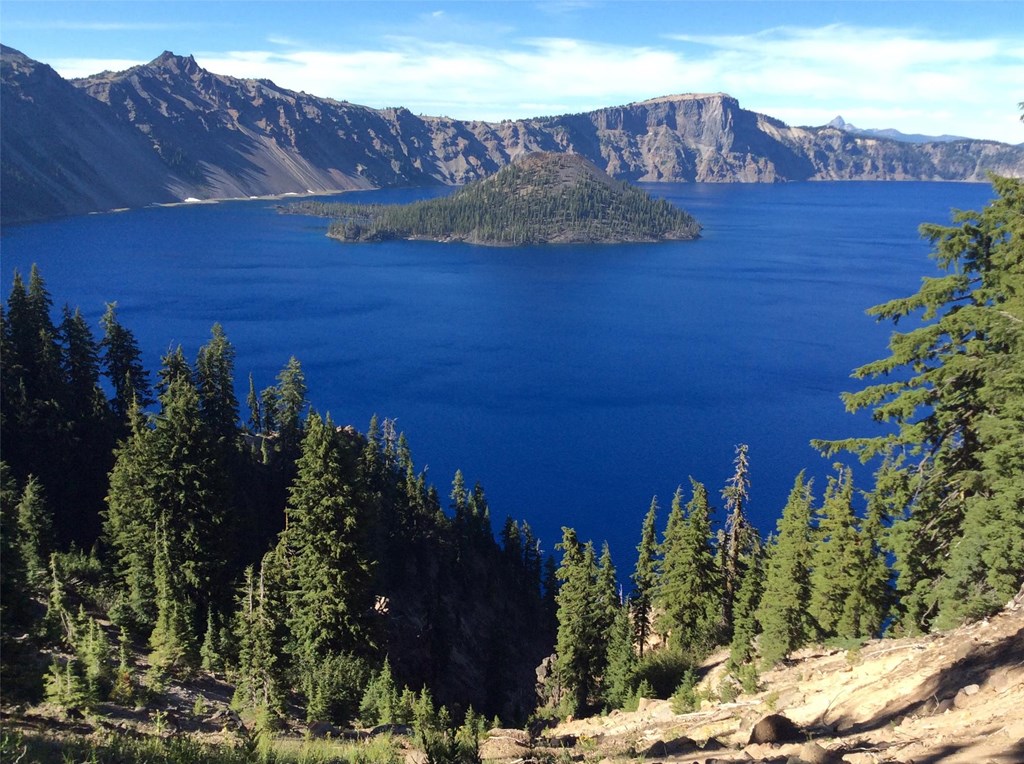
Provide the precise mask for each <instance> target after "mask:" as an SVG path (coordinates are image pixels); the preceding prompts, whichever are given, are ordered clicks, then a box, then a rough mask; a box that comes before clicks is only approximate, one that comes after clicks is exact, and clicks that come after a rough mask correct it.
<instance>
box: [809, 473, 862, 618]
mask: <svg viewBox="0 0 1024 764" xmlns="http://www.w3.org/2000/svg"><path fill="white" fill-rule="evenodd" d="M836 470H837V474H836V475H834V476H833V477H831V478H829V482H828V488H827V489H826V490H825V498H824V500H823V501H822V505H821V510H820V512H819V515H818V529H817V534H816V540H815V546H814V551H813V553H812V555H811V568H812V571H811V577H810V583H811V593H810V599H809V601H808V605H807V612H808V614H809V615H810V616H811V618H813V619H814V621H815V623H816V624H817V629H818V635H819V636H820V637H834V636H840V637H857V636H860V634H858V633H857V632H856V629H855V628H854V627H853V626H852V625H851V624H850V623H848V622H845V621H844V620H843V618H842V616H843V613H844V611H845V609H846V602H847V600H848V599H849V598H850V597H851V596H853V595H854V590H855V589H856V586H857V581H856V578H855V568H856V565H857V562H858V559H857V547H858V543H859V540H858V537H857V527H856V517H855V515H854V510H853V475H852V473H851V471H850V469H849V468H848V467H843V466H842V465H839V464H837V465H836Z"/></svg>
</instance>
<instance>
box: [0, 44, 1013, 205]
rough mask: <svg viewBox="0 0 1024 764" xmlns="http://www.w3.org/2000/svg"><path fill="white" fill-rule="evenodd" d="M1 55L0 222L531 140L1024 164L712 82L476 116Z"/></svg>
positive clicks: (432, 159) (640, 159)
mask: <svg viewBox="0 0 1024 764" xmlns="http://www.w3.org/2000/svg"><path fill="white" fill-rule="evenodd" d="M0 68H2V89H0V95H2V101H3V110H4V116H5V125H4V127H5V129H4V131H3V133H2V134H0V140H2V143H3V145H2V161H3V180H4V187H5V191H6V193H5V194H4V204H3V221H4V222H16V221H19V220H32V219H38V218H42V217H47V216H59V215H68V214H81V213H83V212H92V211H102V210H108V209H112V208H121V207H136V206H144V205H147V204H152V203H167V202H174V201H178V202H180V201H183V200H184V199H186V198H196V199H214V198H237V197H243V198H244V197H250V196H265V195H275V194H282V193H326V192H331V191H345V190H356V189H371V188H381V187H389V186H401V185H438V184H443V185H461V184H465V183H467V182H469V181H472V180H477V179H479V178H482V177H486V176H487V175H491V174H493V173H494V172H496V171H497V170H498V169H500V168H501V167H503V166H505V165H507V164H508V163H509V162H511V161H512V159H514V158H515V157H516V156H520V155H522V154H525V153H531V152H534V151H554V152H565V153H577V154H581V155H583V156H584V157H586V158H587V159H589V160H590V161H592V162H594V164H596V165H597V166H598V167H600V168H601V169H602V170H604V171H606V172H608V174H610V175H612V176H613V177H616V178H618V179H622V180H628V181H631V182H782V181H792V180H799V181H802V180H967V181H983V180H985V178H986V176H987V173H988V172H990V171H991V172H996V173H998V174H1003V175H1011V176H1022V175H1024V147H1013V146H1009V145H1007V144H1001V143H997V142H994V141H957V142H951V143H928V144H906V143H900V142H898V141H893V140H890V139H887V138H880V137H863V136H859V135H854V134H851V133H847V132H844V131H843V130H841V129H838V128H835V127H829V126H825V127H820V128H809V127H792V126H789V125H787V124H785V123H784V122H782V121H780V120H778V119H775V118H774V117H771V116H768V115H764V114H758V113H756V112H752V111H748V110H745V109H743V108H741V107H740V105H739V102H738V101H737V100H736V99H735V98H733V97H731V96H729V95H727V94H724V93H711V94H696V93H691V94H677V95H669V96H659V97H655V98H650V99H647V100H643V101H636V102H633V103H630V104H626V105H622V106H610V107H605V108H601V109H596V110H593V111H590V112H585V113H580V114H565V115H559V116H549V117H535V118H531V119H518V120H503V121H501V122H486V121H481V120H456V119H452V118H449V117H433V116H420V115H414V114H413V113H412V112H411V111H409V110H408V109H406V108H404V107H394V108H388V109H373V108H370V107H367V106H360V105H358V104H353V103H349V102H347V101H338V100H335V99H331V98H322V97H318V96H314V95H310V94H308V93H305V92H296V91H292V90H288V89H287V88H283V87H280V86H278V85H276V84H275V83H273V82H272V81H271V80H269V79H239V78H235V77H229V76H226V75H219V74H214V73H212V72H210V71H208V70H206V69H204V68H203V67H202V66H200V65H199V64H198V62H196V60H195V58H194V57H193V56H180V55H176V54H174V53H172V52H170V51H164V52H163V53H161V54H160V55H159V56H157V57H156V58H154V59H153V60H152V61H150V62H149V63H147V64H141V65H138V66H135V67H132V68H130V69H127V70H125V71H122V72H101V73H98V74H94V75H90V76H88V77H84V78H79V79H75V80H64V79H63V78H61V77H60V76H59V75H58V74H57V73H56V72H54V71H53V69H51V68H50V67H49V66H47V65H46V64H43V63H40V62H37V61H33V60H32V59H30V58H29V57H28V56H25V55H24V54H22V53H20V52H18V51H15V50H14V49H12V48H7V47H4V48H3V51H2V55H0ZM46 93H49V95H48V96H46V97H42V96H43V95H45V94H46ZM12 115H14V116H13V118H12ZM111 147H114V148H115V149H116V152H114V153H112V152H111V151H110V149H111ZM112 157H116V158H117V161H116V162H115V161H111V158H112ZM101 191H102V193H101Z"/></svg>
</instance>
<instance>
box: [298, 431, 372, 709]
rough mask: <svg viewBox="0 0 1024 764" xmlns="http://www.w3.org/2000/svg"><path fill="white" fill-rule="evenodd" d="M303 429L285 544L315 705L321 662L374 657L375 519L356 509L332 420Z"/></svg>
mask: <svg viewBox="0 0 1024 764" xmlns="http://www.w3.org/2000/svg"><path fill="white" fill-rule="evenodd" d="M305 430H306V435H305V437H304V438H303V441H302V453H301V455H300V457H299V461H298V474H297V476H296V478H295V481H294V482H293V484H292V486H291V488H290V489H289V497H288V505H287V508H286V514H287V530H286V531H285V533H284V535H283V538H282V540H283V543H284V548H285V549H286V550H287V555H288V557H289V560H290V568H291V575H292V577H293V578H292V590H293V595H292V597H291V602H290V610H291V617H290V629H291V631H292V634H293V635H294V639H295V643H296V645H297V658H298V662H299V667H300V671H301V673H302V684H303V688H304V691H305V693H306V695H307V701H308V702H310V703H312V702H313V695H314V694H316V693H319V692H320V691H319V690H317V689H316V687H317V686H318V684H317V683H318V682H320V680H322V679H323V678H324V675H318V672H320V671H321V663H322V662H323V661H324V660H326V659H327V658H329V657H331V656H334V658H336V659H338V660H342V659H343V657H344V656H346V655H354V656H366V655H370V654H372V651H373V649H374V648H375V646H376V643H377V636H376V633H375V632H376V627H375V618H374V613H373V604H374V593H373V590H372V588H371V584H372V580H373V579H372V571H373V568H372V564H371V560H370V558H369V557H368V554H367V547H368V537H367V533H368V530H369V529H368V527H367V524H368V521H369V518H366V517H364V516H363V514H362V512H361V509H360V507H359V506H358V505H357V503H356V502H355V498H356V497H355V487H354V486H355V477H356V475H355V466H356V465H355V462H356V459H355V455H354V454H352V453H349V450H348V448H347V447H345V446H343V444H342V441H341V439H340V438H339V437H338V434H337V431H336V429H335V426H334V423H333V422H332V421H331V419H330V417H328V418H327V419H326V420H324V419H321V417H320V416H319V415H318V414H311V415H310V417H309V419H308V421H307V423H306V428H305ZM339 670H341V668H340V664H339ZM357 700H358V696H357ZM318 702H319V701H318ZM308 711H309V709H307V712H308Z"/></svg>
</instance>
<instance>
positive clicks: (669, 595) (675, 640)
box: [654, 478, 722, 655]
mask: <svg viewBox="0 0 1024 764" xmlns="http://www.w3.org/2000/svg"><path fill="white" fill-rule="evenodd" d="M690 483H691V485H692V490H693V497H692V498H691V500H690V502H689V503H688V504H687V506H686V513H685V514H684V513H683V507H682V488H679V489H677V490H676V493H675V496H674V497H673V500H672V510H671V512H670V513H669V519H668V526H667V527H666V529H665V538H664V541H663V542H662V550H663V555H662V564H661V576H660V577H659V580H658V588H657V590H656V592H655V598H654V607H655V608H656V609H657V610H660V611H661V616H660V617H659V619H658V622H657V628H658V630H659V631H661V633H663V634H668V635H670V639H671V642H672V644H673V645H675V646H676V647H678V648H680V649H682V650H684V651H686V652H688V653H690V654H693V655H702V654H703V653H705V652H706V651H707V650H709V649H710V648H711V647H713V646H714V645H715V644H716V642H717V641H718V639H717V637H718V634H719V632H720V628H721V622H722V587H721V577H720V576H721V573H720V571H719V569H718V566H717V565H716V563H715V556H714V552H713V551H712V549H711V518H710V515H711V509H710V507H709V506H708V492H707V489H706V488H705V487H704V486H703V485H702V484H701V483H699V482H697V481H696V480H694V479H693V478H691V479H690Z"/></svg>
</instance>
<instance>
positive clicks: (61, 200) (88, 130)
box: [0, 47, 180, 223]
mask: <svg viewBox="0 0 1024 764" xmlns="http://www.w3.org/2000/svg"><path fill="white" fill-rule="evenodd" d="M0 62H2V65H0V94H2V102H0V110H2V114H3V130H2V131H0V141H2V144H0V160H2V161H0V168H2V179H0V183H2V187H3V195H2V196H0V205H2V214H0V219H2V220H3V222H5V223H7V222H12V221H18V220H30V219H33V218H40V217H48V216H53V215H73V214H81V213H85V212H91V211H93V210H104V209H112V208H117V207H127V206H132V205H138V204H140V203H144V202H171V201H175V200H176V199H179V200H180V197H177V195H176V194H175V192H174V179H173V176H172V175H170V174H169V173H168V172H167V168H166V167H165V166H164V165H163V163H161V162H160V159H159V157H157V156H156V155H155V154H154V153H153V151H152V149H151V148H150V146H149V141H148V140H147V139H146V137H145V136H144V135H143V134H141V133H140V132H139V131H138V130H136V129H135V128H134V127H133V126H132V125H131V124H130V123H124V122H120V121H118V120H116V119H112V118H111V114H110V110H109V109H107V108H106V107H105V106H104V105H103V104H101V103H99V102H97V101H96V100H95V99H93V98H90V97H89V96H88V95H86V94H85V93H83V92H81V91H80V90H78V89H77V88H75V87H73V86H72V85H71V84H69V83H68V82H66V81H65V80H63V79H61V77H60V76H59V75H58V74H57V73H56V72H55V71H53V69H51V68H50V67H49V66H46V65H45V64H40V63H37V62H35V61H33V60H32V59H30V58H28V57H26V56H23V55H22V54H21V53H18V52H17V51H16V50H13V49H11V48H8V47H3V48H2V50H0Z"/></svg>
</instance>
